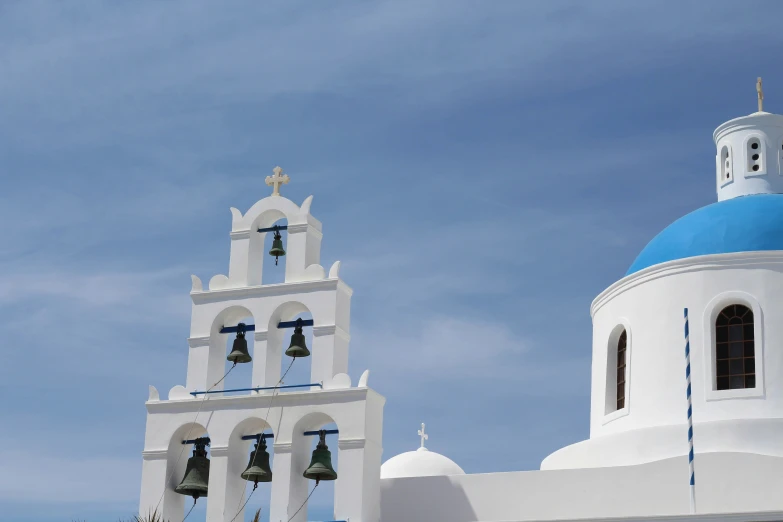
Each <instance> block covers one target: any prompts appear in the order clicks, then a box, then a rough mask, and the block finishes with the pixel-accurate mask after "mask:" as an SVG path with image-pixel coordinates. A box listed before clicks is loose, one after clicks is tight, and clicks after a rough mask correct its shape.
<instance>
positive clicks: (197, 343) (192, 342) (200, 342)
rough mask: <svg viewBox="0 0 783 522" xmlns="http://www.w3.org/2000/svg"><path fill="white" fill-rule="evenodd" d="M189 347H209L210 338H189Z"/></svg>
mask: <svg viewBox="0 0 783 522" xmlns="http://www.w3.org/2000/svg"><path fill="white" fill-rule="evenodd" d="M188 346H190V347H191V348H199V347H202V346H209V337H189V338H188Z"/></svg>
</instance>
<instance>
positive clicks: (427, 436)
mask: <svg viewBox="0 0 783 522" xmlns="http://www.w3.org/2000/svg"><path fill="white" fill-rule="evenodd" d="M419 437H421V447H422V448H423V447H424V441H425V440H427V439H429V438H430V436H429V435H427V434H426V433H424V423H423V422H422V423H421V429H420V430H419Z"/></svg>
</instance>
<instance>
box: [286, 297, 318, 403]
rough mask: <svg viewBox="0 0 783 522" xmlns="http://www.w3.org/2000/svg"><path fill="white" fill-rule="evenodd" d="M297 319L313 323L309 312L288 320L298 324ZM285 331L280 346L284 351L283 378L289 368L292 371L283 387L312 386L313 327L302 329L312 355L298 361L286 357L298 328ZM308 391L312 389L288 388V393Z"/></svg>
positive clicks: (299, 358) (297, 359)
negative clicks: (287, 385) (288, 385)
mask: <svg viewBox="0 0 783 522" xmlns="http://www.w3.org/2000/svg"><path fill="white" fill-rule="evenodd" d="M297 319H302V321H303V322H304V321H312V319H313V316H312V314H311V313H310V312H309V311H307V312H301V313H298V314H296V315H294V316H293V317H291V318H290V319H289V320H288V322H296V320H297ZM283 331H284V332H285V333H284V335H283V336H282V337H283V339H282V341H281V344H280V349H281V350H282V353H283V360H282V364H281V369H280V371H281V372H282V373H281V374H280V375H281V376H282V375H283V373H285V372H286V370H287V369H288V367H289V366H290V369H288V373H287V374H286V375H285V377H284V378H283V381H284V382H283V385H286V384H290V385H299V384H310V383H311V381H312V377H311V372H312V367H313V363H312V361H313V357H312V352H313V327H312V326H303V327H302V335H304V338H305V343H306V346H307V349H308V350H309V351H310V353H311V355H310V356H308V357H297V358H296V359H293V358H291V357H287V356H286V355H285V352H286V350H288V348H289V347H290V346H291V342H292V338H293V336H294V333H295V332H296V327H294V328H286V329H285V330H283ZM308 389H310V388H286V390H287V391H305V390H308Z"/></svg>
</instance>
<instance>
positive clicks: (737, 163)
mask: <svg viewBox="0 0 783 522" xmlns="http://www.w3.org/2000/svg"><path fill="white" fill-rule="evenodd" d="M756 90H757V91H758V105H759V110H758V112H755V113H753V114H750V115H748V116H742V117H740V118H734V119H733V120H729V121H727V122H726V123H724V124H723V125H721V126H719V127H718V128H717V129H715V133H714V134H713V139H714V140H715V145H716V146H717V155H716V158H715V162H716V177H717V191H718V201H724V200H727V199H731V198H736V197H738V196H747V195H751V194H780V193H783V176H782V175H781V174H782V173H783V172H781V160H782V159H783V116H781V115H779V114H770V113H768V112H764V111H763V99H764V94H763V92H762V90H761V78H759V79H758V82H757V83H756Z"/></svg>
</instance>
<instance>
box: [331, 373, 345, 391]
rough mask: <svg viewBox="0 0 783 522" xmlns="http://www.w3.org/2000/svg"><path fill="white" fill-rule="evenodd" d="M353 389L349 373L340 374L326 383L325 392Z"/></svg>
mask: <svg viewBox="0 0 783 522" xmlns="http://www.w3.org/2000/svg"><path fill="white" fill-rule="evenodd" d="M350 387H351V376H350V375H348V374H347V373H338V374H337V375H335V376H334V377H332V378H331V379H330V380H328V381H326V382H325V383H324V390H343V389H347V388H350Z"/></svg>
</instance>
